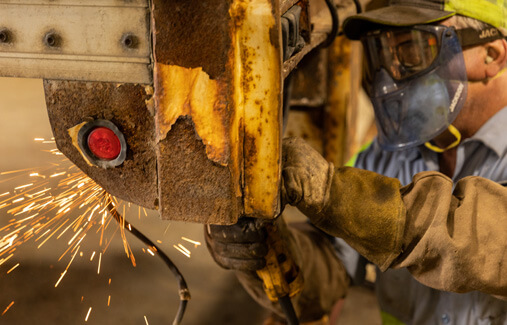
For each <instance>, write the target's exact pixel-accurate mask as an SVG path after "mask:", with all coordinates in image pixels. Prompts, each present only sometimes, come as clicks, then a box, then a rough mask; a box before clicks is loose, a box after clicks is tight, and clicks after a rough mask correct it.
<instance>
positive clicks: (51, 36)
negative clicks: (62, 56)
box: [44, 32, 62, 47]
mask: <svg viewBox="0 0 507 325" xmlns="http://www.w3.org/2000/svg"><path fill="white" fill-rule="evenodd" d="M61 42H62V38H61V37H60V35H58V34H57V33H55V32H48V33H47V34H46V35H45V36H44V44H46V46H49V47H60V45H61Z"/></svg>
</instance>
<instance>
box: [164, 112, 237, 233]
mask: <svg viewBox="0 0 507 325" xmlns="http://www.w3.org/2000/svg"><path fill="white" fill-rule="evenodd" d="M158 148H159V150H158V153H157V154H158V156H159V161H160V164H159V167H158V173H159V182H160V185H159V186H160V189H159V190H160V210H159V211H160V214H161V216H162V218H163V219H170V220H182V221H192V222H200V223H213V224H233V223H235V222H236V221H237V218H238V217H239V215H240V214H241V198H240V197H236V196H235V195H234V184H233V182H232V181H231V174H230V171H229V169H228V168H227V167H223V166H220V165H218V164H216V163H214V162H212V161H211V160H209V159H208V158H207V156H206V152H205V150H206V149H205V146H204V145H203V143H202V141H201V140H200V139H199V137H198V136H197V134H196V133H195V128H194V125H193V123H192V121H191V119H190V118H185V117H182V118H180V119H178V120H177V121H176V123H175V124H174V125H173V127H172V129H171V131H170V132H169V133H168V134H167V137H166V138H165V139H164V140H162V141H161V142H160V143H159V146H158Z"/></svg>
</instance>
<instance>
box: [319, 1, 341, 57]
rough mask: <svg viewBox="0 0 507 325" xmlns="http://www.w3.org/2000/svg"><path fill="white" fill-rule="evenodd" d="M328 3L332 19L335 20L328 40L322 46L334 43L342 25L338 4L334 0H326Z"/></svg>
mask: <svg viewBox="0 0 507 325" xmlns="http://www.w3.org/2000/svg"><path fill="white" fill-rule="evenodd" d="M326 5H327V7H328V8H329V12H330V13H331V19H332V22H333V26H332V27H331V32H329V34H328V35H327V38H326V40H325V41H324V43H322V46H324V47H328V46H329V45H331V43H333V41H334V39H335V38H336V36H337V35H338V28H339V27H340V19H339V17H338V9H336V5H335V4H334V2H333V0H326Z"/></svg>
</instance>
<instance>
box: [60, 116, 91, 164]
mask: <svg viewBox="0 0 507 325" xmlns="http://www.w3.org/2000/svg"><path fill="white" fill-rule="evenodd" d="M86 123H88V122H83V123H80V124H78V125H75V126H73V127H71V128H70V129H68V130H67V133H69V136H70V138H71V139H72V145H73V146H74V147H76V149H77V151H79V153H80V154H81V157H83V159H84V161H86V163H87V164H88V165H90V166H94V167H97V166H95V165H94V164H92V163H91V161H89V160H88V158H86V155H84V154H83V151H82V150H81V148H80V147H79V144H78V142H77V141H78V140H77V139H78V133H79V130H81V128H82V127H83V126H84V125H85V124H86Z"/></svg>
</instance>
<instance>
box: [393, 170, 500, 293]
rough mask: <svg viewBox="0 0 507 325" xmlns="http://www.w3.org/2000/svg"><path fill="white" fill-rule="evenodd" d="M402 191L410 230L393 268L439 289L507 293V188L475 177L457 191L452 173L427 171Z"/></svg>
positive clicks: (406, 228)
mask: <svg viewBox="0 0 507 325" xmlns="http://www.w3.org/2000/svg"><path fill="white" fill-rule="evenodd" d="M400 193H401V196H402V200H403V202H404V205H405V208H406V209H405V210H406V211H405V213H406V216H405V218H406V219H405V227H404V228H405V229H404V234H403V237H402V246H401V247H402V253H401V254H400V255H399V256H398V258H397V259H395V261H394V262H393V263H392V265H391V267H392V268H403V267H406V268H407V269H408V270H409V271H410V272H411V273H412V275H413V276H414V277H415V278H416V279H417V280H418V281H420V282H421V283H423V284H425V285H427V286H430V287H433V288H436V289H440V290H445V291H453V292H468V291H473V290H478V291H482V292H485V293H489V294H493V295H499V296H503V297H507V188H505V187H503V186H501V185H500V184H498V183H495V182H493V181H490V180H487V179H485V178H481V177H477V176H471V177H466V178H463V179H462V180H460V181H459V182H458V183H457V184H456V186H455V188H454V190H453V183H452V181H451V180H450V179H449V178H448V177H446V176H444V175H442V174H440V173H436V172H424V173H420V174H417V175H416V176H415V177H414V179H413V182H412V183H411V184H409V185H407V186H405V187H403V188H401V190H400Z"/></svg>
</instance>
